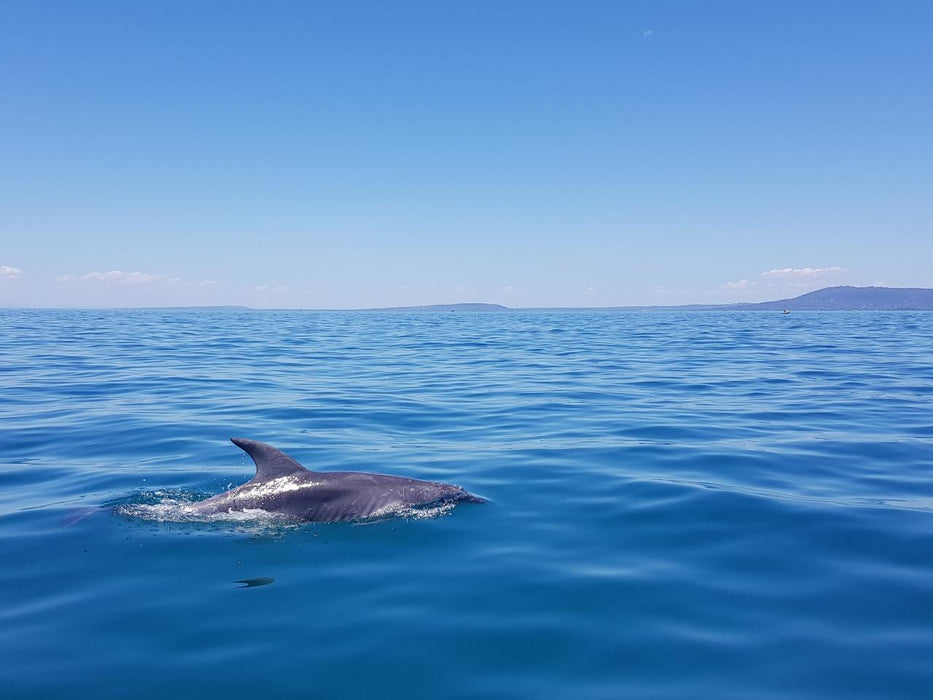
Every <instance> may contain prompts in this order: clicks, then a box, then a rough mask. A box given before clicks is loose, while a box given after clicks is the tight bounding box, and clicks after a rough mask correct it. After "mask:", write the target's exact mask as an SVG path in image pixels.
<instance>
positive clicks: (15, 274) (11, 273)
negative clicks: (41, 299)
mask: <svg viewBox="0 0 933 700" xmlns="http://www.w3.org/2000/svg"><path fill="white" fill-rule="evenodd" d="M22 276H23V271H22V270H20V269H19V268H18V267H10V266H9V265H0V278H2V279H5V280H15V279H19V278H20V277H22Z"/></svg>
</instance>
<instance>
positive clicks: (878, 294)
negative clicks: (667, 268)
mask: <svg viewBox="0 0 933 700" xmlns="http://www.w3.org/2000/svg"><path fill="white" fill-rule="evenodd" d="M784 309H787V310H788V311H933V289H923V288H916V287H826V288H824V289H818V290H817V291H815V292H808V293H807V294H801V295H800V296H798V297H793V298H791V299H779V300H777V301H762V302H755V303H750V302H744V303H737V304H684V305H680V306H599V307H555V308H521V309H514V308H511V307H508V306H502V305H501V304H429V305H426V306H396V307H388V308H378V309H360V310H361V311H383V312H412V311H420V312H427V313H450V312H457V311H460V312H473V313H475V312H483V313H504V312H510V311H666V310H670V311H783V310H784Z"/></svg>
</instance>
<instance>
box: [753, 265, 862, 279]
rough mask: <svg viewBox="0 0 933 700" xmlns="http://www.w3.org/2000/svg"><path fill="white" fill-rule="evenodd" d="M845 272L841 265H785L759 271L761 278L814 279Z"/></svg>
mask: <svg viewBox="0 0 933 700" xmlns="http://www.w3.org/2000/svg"><path fill="white" fill-rule="evenodd" d="M843 272H845V268H842V267H785V268H782V269H779V270H777V269H776V270H768V271H767V272H762V273H761V275H760V276H761V279H763V280H816V279H819V278H823V277H833V276H835V275H838V274H840V273H843Z"/></svg>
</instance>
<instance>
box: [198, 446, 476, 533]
mask: <svg viewBox="0 0 933 700" xmlns="http://www.w3.org/2000/svg"><path fill="white" fill-rule="evenodd" d="M230 441H231V442H232V443H233V444H234V445H236V446H237V447H239V448H240V449H242V450H243V451H244V452H246V454H248V455H249V456H250V457H252V458H253V462H255V463H256V476H255V477H253V478H252V479H250V480H249V481H247V482H246V483H245V484H243V485H242V486H238V487H237V488H235V489H231V490H230V491H225V492H224V493H221V494H218V495H216V496H212V497H211V498H208V499H206V500H204V501H199V502H197V503H192V504H191V505H190V506H189V507H188V510H189V512H193V513H196V514H198V515H211V514H214V513H231V512H240V511H245V510H254V509H255V510H264V511H268V512H271V513H277V514H279V515H284V516H287V517H289V518H293V519H295V520H300V521H305V522H335V521H339V520H362V519H366V518H373V517H381V516H388V515H393V514H399V513H403V512H405V511H406V510H407V509H410V508H419V507H426V506H435V505H444V504H452V503H457V502H461V501H462V502H467V503H485V502H486V501H485V499H482V498H479V497H478V496H474V495H472V494H470V493H467V492H466V491H464V490H463V489H462V488H460V487H459V486H451V485H450V484H440V483H436V482H433V481H421V480H419V479H408V478H406V477H402V476H385V475H383V474H368V473H365V472H313V471H311V470H310V469H306V468H305V467H303V466H302V465H301V464H299V463H298V462H296V461H295V460H294V459H292V458H291V457H289V456H288V455H287V454H285V453H284V452H282V451H281V450H277V449H276V448H274V447H272V445H267V444H265V443H264V442H257V441H256V440H246V439H244V438H236V437H235V438H230Z"/></svg>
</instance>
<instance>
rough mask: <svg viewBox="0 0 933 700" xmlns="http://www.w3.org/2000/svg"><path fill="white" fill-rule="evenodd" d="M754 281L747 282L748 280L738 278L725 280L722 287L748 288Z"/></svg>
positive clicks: (753, 284) (752, 285)
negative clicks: (736, 279)
mask: <svg viewBox="0 0 933 700" xmlns="http://www.w3.org/2000/svg"><path fill="white" fill-rule="evenodd" d="M754 286H755V283H754V282H749V281H748V280H739V281H738V282H726V283H725V284H724V285H723V287H725V288H726V289H748V288H749V287H754Z"/></svg>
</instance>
